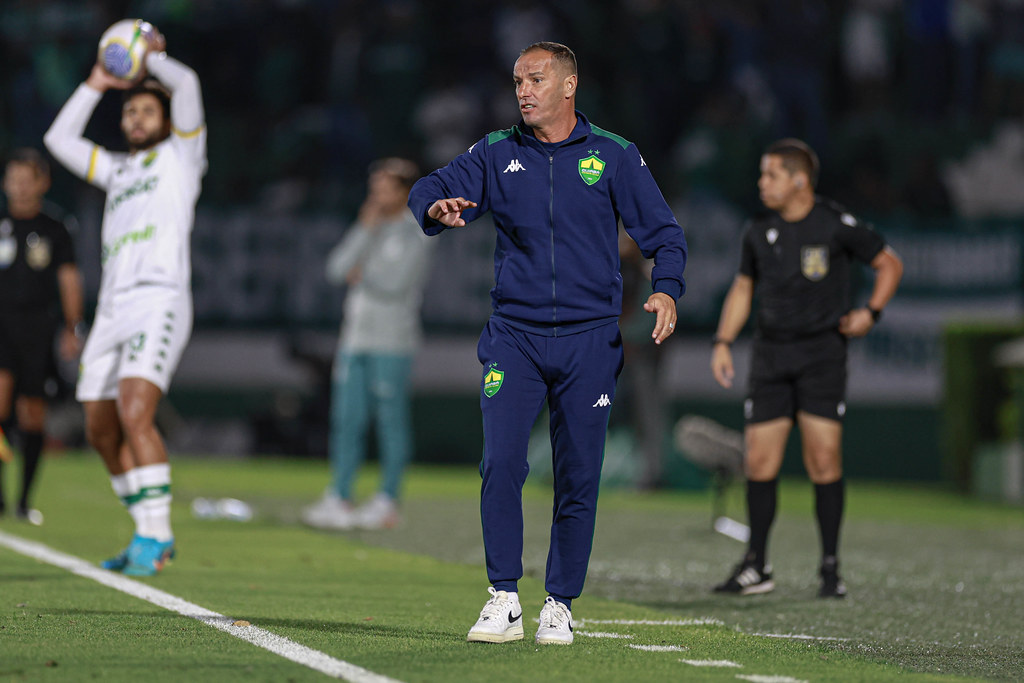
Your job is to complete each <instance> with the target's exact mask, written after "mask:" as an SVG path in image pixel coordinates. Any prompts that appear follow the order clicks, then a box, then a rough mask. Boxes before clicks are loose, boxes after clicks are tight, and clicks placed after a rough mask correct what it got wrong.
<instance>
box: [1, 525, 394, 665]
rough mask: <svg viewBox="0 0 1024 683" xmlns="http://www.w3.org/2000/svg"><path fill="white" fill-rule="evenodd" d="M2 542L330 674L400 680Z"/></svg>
mask: <svg viewBox="0 0 1024 683" xmlns="http://www.w3.org/2000/svg"><path fill="white" fill-rule="evenodd" d="M0 545H3V546H6V547H8V548H10V549H11V550H13V551H15V552H17V553H21V554H22V555H26V556H28V557H31V558H33V559H36V560H39V561H40V562H45V563H47V564H52V565H53V566H55V567H59V568H61V569H66V570H68V571H69V572H71V573H72V574H77V575H78V576H82V577H85V578H87V579H92V580H93V581H96V582H97V583H102V584H103V585H105V586H108V587H110V588H113V589H115V590H119V591H121V592H122V593H127V594H128V595H131V596H133V597H136V598H139V599H140V600H145V601H146V602H149V603H152V604H154V605H156V606H157V607H163V608H164V609H166V610H170V611H172V612H177V613H178V614H180V615H182V616H185V617H191V618H193V619H196V620H198V621H201V622H203V623H204V624H207V625H208V626H212V627H214V628H216V629H219V630H221V631H224V632H225V633H228V634H230V635H233V636H235V637H236V638H240V639H241V640H245V641H247V642H250V643H252V644H253V645H255V646H257V647H261V648H263V649H264V650H269V651H270V652H273V653H274V654H275V655H278V656H280V657H284V658H285V659H290V660H291V661H293V662H295V663H297V664H301V665H303V666H306V667H309V668H310V669H313V670H315V671H319V672H320V673H324V674H327V675H328V676H333V677H334V678H340V679H343V680H346V681H351V682H352V683H399V682H398V681H396V680H395V679H393V678H388V677H387V676H382V675H380V674H377V673H374V672H372V671H369V670H367V669H364V668H362V667H360V666H356V665H355V664H349V663H348V662H346V661H342V660H340V659H335V658H333V657H331V656H330V655H327V654H324V653H323V652H320V651H319V650H314V649H312V648H309V647H306V646H305V645H300V644H299V643H296V642H294V641H291V640H288V639H287V638H285V637H283V636H279V635H276V634H274V633H271V632H270V631H264V630H263V629H261V628H259V627H258V626H235V625H234V621H235V620H234V619H232V618H231V617H227V616H224V615H223V614H219V613H217V612H214V611H211V610H208V609H206V608H205V607H200V606H199V605H196V604H193V603H191V602H188V601H187V600H183V599H182V598H179V597H177V596H176V595H171V594H170V593H167V592H165V591H162V590H160V589H159V588H153V587H152V586H149V585H147V584H144V583H141V582H139V581H134V580H132V579H129V578H127V577H126V576H123V575H122V574H115V573H114V572H110V571H107V570H106V569H101V568H99V567H96V566H93V565H91V564H89V563H88V562H86V561H85V560H83V559H81V558H78V557H75V556H74V555H67V554H65V553H62V552H60V551H57V550H54V549H52V548H50V547H49V546H46V545H43V544H42V543H36V542H35V541H29V540H26V539H23V538H20V537H18V536H12V535H11V534H8V533H5V532H3V531H0Z"/></svg>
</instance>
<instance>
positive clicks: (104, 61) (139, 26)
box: [99, 19, 153, 81]
mask: <svg viewBox="0 0 1024 683" xmlns="http://www.w3.org/2000/svg"><path fill="white" fill-rule="evenodd" d="M152 34H153V25H152V24H150V23H149V22H148V21H143V20H142V19H122V20H121V21H119V22H117V23H115V24H113V25H111V27H110V28H108V29H107V30H106V31H104V32H103V35H102V36H101V37H100V50H99V62H100V64H101V65H103V69H104V70H105V71H106V72H107V73H108V74H110V75H111V76H113V77H114V78H120V79H121V80H125V81H134V80H135V79H137V78H138V77H139V76H140V75H141V74H142V72H143V68H144V65H145V59H146V53H147V52H149V38H150V36H152Z"/></svg>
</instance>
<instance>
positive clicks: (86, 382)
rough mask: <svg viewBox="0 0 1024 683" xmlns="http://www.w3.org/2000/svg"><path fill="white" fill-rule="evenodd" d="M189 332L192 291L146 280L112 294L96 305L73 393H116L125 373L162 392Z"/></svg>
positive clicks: (90, 397) (94, 396) (87, 396)
mask: <svg viewBox="0 0 1024 683" xmlns="http://www.w3.org/2000/svg"><path fill="white" fill-rule="evenodd" d="M191 334H192V293H191V292H190V291H188V290H185V291H180V290H176V289H170V288H168V287H161V286H154V285H147V286H141V287H136V288H134V289H131V290H128V291H126V292H119V293H117V294H115V295H114V296H113V297H112V298H111V300H110V301H108V302H106V303H104V304H103V305H101V306H100V307H99V308H97V310H96V319H95V320H94V321H93V324H92V330H91V331H90V332H89V338H88V339H87V340H86V341H85V348H84V349H82V362H81V365H80V366H79V371H78V388H77V389H76V391H75V397H76V398H77V399H78V400H79V401H101V400H105V399H114V398H117V387H118V382H119V381H120V380H122V379H125V378H126V377H141V378H142V379H145V380H148V381H150V382H152V383H153V384H155V385H156V386H157V387H159V388H160V391H162V392H163V393H165V394H166V393H167V389H168V387H170V385H171V376H172V375H174V371H175V369H177V367H178V361H179V360H181V354H182V352H184V350H185V346H186V345H187V344H188V339H189V336H190V335H191Z"/></svg>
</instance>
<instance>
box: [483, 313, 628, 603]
mask: <svg viewBox="0 0 1024 683" xmlns="http://www.w3.org/2000/svg"><path fill="white" fill-rule="evenodd" d="M477 355H478V357H479V359H480V362H481V363H482V364H483V366H484V367H483V380H482V382H481V388H480V392H481V393H480V408H481V411H482V412H483V423H484V454H483V461H482V463H481V467H480V471H481V476H482V477H483V484H482V486H481V491H480V517H481V521H482V524H483V535H484V551H485V554H486V558H487V577H488V579H489V580H490V582H491V584H492V585H493V586H494V587H495V588H496V589H498V590H505V591H515V590H517V581H518V580H519V579H520V578H521V577H522V575H523V497H522V489H523V484H524V483H525V482H526V475H527V473H528V472H529V465H528V463H527V459H526V456H527V445H528V442H529V439H530V430H531V428H532V427H533V424H534V421H535V420H536V418H537V416H538V415H539V413H540V410H541V408H542V407H543V404H544V401H545V399H546V400H547V403H548V409H549V411H550V415H551V448H552V454H553V458H554V462H553V469H554V476H555V482H554V509H553V514H552V522H551V545H550V548H549V551H548V561H547V570H546V579H545V588H546V589H547V591H548V593H549V594H551V595H552V596H554V597H556V598H562V599H563V600H564V601H566V602H568V601H570V600H572V598H575V597H577V596H578V595H579V594H580V592H581V591H582V590H583V582H584V580H585V579H586V575H587V565H588V564H589V562H590V551H591V547H592V545H593V539H594V525H595V521H596V517H597V494H598V488H599V485H600V481H601V464H602V461H603V459H604V442H605V434H606V432H607V428H608V416H609V413H610V411H611V403H612V400H613V399H614V398H615V381H616V379H617V378H618V375H619V372H620V371H621V370H622V338H621V337H620V335H619V328H618V325H617V324H615V323H614V322H612V323H609V324H606V325H602V326H600V327H597V328H594V329H590V330H586V331H584V332H578V333H575V334H570V335H567V336H559V337H553V336H545V335H539V334H532V333H530V332H524V331H522V330H519V329H516V328H514V327H512V326H510V325H508V324H507V323H505V322H503V321H502V320H500V319H498V318H491V319H490V320H489V321H488V323H487V326H486V327H485V328H484V331H483V334H482V335H481V336H480V343H479V345H478V347H477Z"/></svg>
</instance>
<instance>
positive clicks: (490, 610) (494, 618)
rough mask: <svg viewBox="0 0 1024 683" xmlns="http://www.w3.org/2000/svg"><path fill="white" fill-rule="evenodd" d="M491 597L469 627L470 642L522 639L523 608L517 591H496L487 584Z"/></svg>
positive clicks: (500, 641)
mask: <svg viewBox="0 0 1024 683" xmlns="http://www.w3.org/2000/svg"><path fill="white" fill-rule="evenodd" d="M487 592H488V593H490V594H491V599H490V600H488V601H487V602H486V603H485V604H484V608H483V609H482V610H480V618H479V619H477V620H476V623H475V624H473V628H471V629H469V635H467V636H466V640H467V641H469V642H471V643H507V642H509V641H512V640H522V639H523V608H522V607H521V606H520V605H519V594H518V593H506V592H505V591H496V590H494V586H488V588H487Z"/></svg>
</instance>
